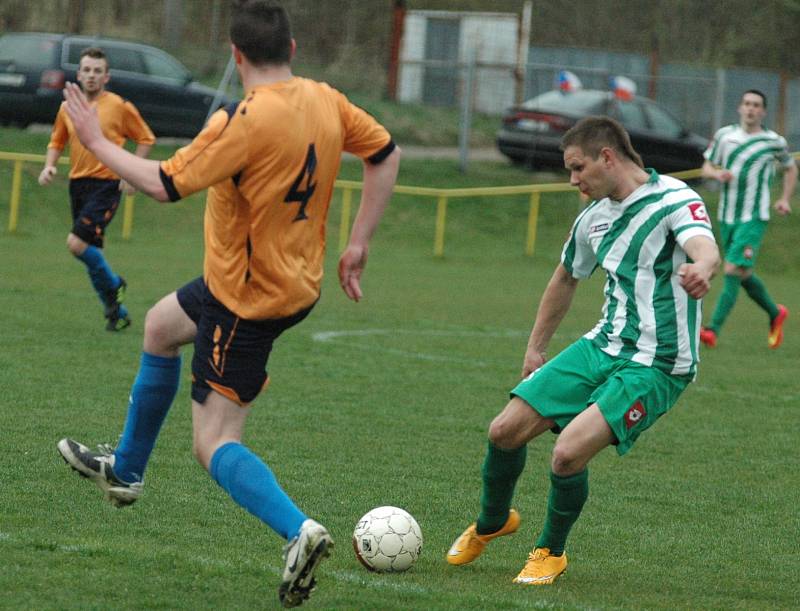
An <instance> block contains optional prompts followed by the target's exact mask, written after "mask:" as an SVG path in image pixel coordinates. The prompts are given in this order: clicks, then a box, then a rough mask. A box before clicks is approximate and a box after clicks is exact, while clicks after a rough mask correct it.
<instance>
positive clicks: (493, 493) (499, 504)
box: [477, 441, 528, 535]
mask: <svg viewBox="0 0 800 611" xmlns="http://www.w3.org/2000/svg"><path fill="white" fill-rule="evenodd" d="M527 454H528V446H522V447H521V448H517V449H515V450H503V449H501V448H498V447H497V446H495V445H494V444H493V443H492V442H491V441H490V442H489V444H488V448H487V451H486V459H485V460H484V461H483V469H481V475H482V476H483V491H482V493H481V514H480V516H478V526H477V531H478V534H481V535H486V534H489V533H493V532H497V531H498V530H500V529H501V528H503V525H504V524H505V523H506V520H508V512H509V510H510V509H511V498H512V497H513V496H514V486H516V484H517V479H518V478H519V476H520V474H521V473H522V469H523V468H524V467H525V457H526V456H527Z"/></svg>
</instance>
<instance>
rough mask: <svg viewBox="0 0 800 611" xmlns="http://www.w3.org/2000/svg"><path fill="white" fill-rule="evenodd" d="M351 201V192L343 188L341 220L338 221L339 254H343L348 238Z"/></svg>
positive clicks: (348, 188)
mask: <svg viewBox="0 0 800 611" xmlns="http://www.w3.org/2000/svg"><path fill="white" fill-rule="evenodd" d="M352 200H353V190H352V189H351V188H350V187H344V189H343V191H342V218H341V220H340V221H339V252H344V249H345V248H347V240H348V238H349V237H350V205H351V203H352Z"/></svg>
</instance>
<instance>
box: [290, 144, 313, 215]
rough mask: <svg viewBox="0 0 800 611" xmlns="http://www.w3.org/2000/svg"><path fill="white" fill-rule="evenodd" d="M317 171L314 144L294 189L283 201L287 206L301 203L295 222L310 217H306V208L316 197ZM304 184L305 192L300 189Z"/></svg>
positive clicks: (309, 149)
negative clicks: (315, 172) (312, 197)
mask: <svg viewBox="0 0 800 611" xmlns="http://www.w3.org/2000/svg"><path fill="white" fill-rule="evenodd" d="M316 169H317V153H316V151H315V150H314V143H313V142H312V143H311V144H309V145H308V154H306V162H305V163H304V164H303V168H302V169H301V170H300V173H299V174H298V175H297V178H295V179H294V183H293V184H292V188H291V189H289V192H288V193H287V194H286V197H284V198H283V201H284V202H286V203H287V204H288V203H291V202H300V209H299V210H298V211H297V216H295V217H294V219H293V221H302V220H305V219H307V218H308V216H306V206H307V205H308V200H310V199H311V196H312V195H314V189H316V188H317V183H315V182H313V180H314V170H316ZM304 183H305V190H302V191H301V190H300V189H301V188H302V186H303V184H304Z"/></svg>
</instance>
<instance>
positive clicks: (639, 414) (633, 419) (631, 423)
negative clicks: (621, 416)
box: [625, 401, 647, 429]
mask: <svg viewBox="0 0 800 611" xmlns="http://www.w3.org/2000/svg"><path fill="white" fill-rule="evenodd" d="M646 415H647V410H646V409H645V408H644V405H643V404H642V402H641V401H636V403H634V404H633V405H631V406H630V407H629V408H628V411H627V412H625V428H628V429H632V428H633V427H635V426H636V425H637V424H639V422H641V421H642V419H643V418H644V417H645V416H646Z"/></svg>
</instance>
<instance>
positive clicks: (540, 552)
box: [514, 547, 567, 586]
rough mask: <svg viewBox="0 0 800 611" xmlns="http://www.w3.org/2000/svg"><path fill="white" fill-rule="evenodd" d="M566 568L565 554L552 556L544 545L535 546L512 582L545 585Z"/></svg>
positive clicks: (525, 584)
mask: <svg viewBox="0 0 800 611" xmlns="http://www.w3.org/2000/svg"><path fill="white" fill-rule="evenodd" d="M566 570H567V555H566V554H561V555H560V556H553V555H551V554H550V550H549V549H547V548H546V547H537V548H535V549H534V550H533V551H532V552H531V553H530V554H528V561H527V562H526V563H525V566H524V567H522V570H521V571H520V573H519V575H517V576H516V577H514V583H521V584H522V585H524V586H545V585H548V584H551V583H553V582H554V581H555V580H556V577H558V576H559V575H561V573H563V572H564V571H566Z"/></svg>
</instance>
